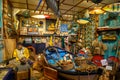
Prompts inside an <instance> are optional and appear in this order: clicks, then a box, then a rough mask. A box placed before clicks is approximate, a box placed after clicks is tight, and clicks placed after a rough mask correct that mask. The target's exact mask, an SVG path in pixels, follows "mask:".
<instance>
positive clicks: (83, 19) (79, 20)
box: [77, 18, 90, 24]
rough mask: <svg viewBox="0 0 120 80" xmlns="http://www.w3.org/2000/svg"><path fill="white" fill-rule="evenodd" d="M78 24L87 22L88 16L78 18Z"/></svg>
mask: <svg viewBox="0 0 120 80" xmlns="http://www.w3.org/2000/svg"><path fill="white" fill-rule="evenodd" d="M77 22H78V23H79V24H87V23H89V22H90V20H89V18H80V19H78V20H77Z"/></svg>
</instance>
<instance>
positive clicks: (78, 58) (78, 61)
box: [75, 57, 81, 66]
mask: <svg viewBox="0 0 120 80" xmlns="http://www.w3.org/2000/svg"><path fill="white" fill-rule="evenodd" d="M75 64H76V65H77V66H80V64H81V57H76V58H75Z"/></svg>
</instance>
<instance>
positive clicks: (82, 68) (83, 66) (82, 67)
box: [75, 57, 97, 72]
mask: <svg viewBox="0 0 120 80" xmlns="http://www.w3.org/2000/svg"><path fill="white" fill-rule="evenodd" d="M75 63H76V65H77V66H78V67H77V68H75V70H76V71H79V72H92V71H95V70H97V66H95V65H94V64H88V62H87V59H85V58H84V57H77V58H75Z"/></svg>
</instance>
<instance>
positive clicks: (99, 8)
mask: <svg viewBox="0 0 120 80" xmlns="http://www.w3.org/2000/svg"><path fill="white" fill-rule="evenodd" d="M103 13H104V11H103V10H102V9H101V7H95V8H94V9H93V10H91V11H89V14H103Z"/></svg>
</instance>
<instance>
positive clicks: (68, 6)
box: [9, 0, 120, 15]
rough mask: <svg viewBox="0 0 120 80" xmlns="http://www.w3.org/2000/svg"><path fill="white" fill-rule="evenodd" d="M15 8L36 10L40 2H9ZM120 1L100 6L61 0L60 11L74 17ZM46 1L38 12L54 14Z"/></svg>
mask: <svg viewBox="0 0 120 80" xmlns="http://www.w3.org/2000/svg"><path fill="white" fill-rule="evenodd" d="M9 1H10V3H11V4H12V6H13V7H14V8H19V9H29V10H35V9H36V7H37V5H38V2H39V0H9ZM118 1H120V0H103V1H102V2H101V3H100V4H94V3H93V2H91V1H90V0H88V2H87V0H60V11H61V13H62V15H73V14H76V13H82V12H84V11H85V10H86V9H93V8H94V7H97V6H100V7H103V6H105V5H107V4H111V3H114V2H118ZM43 4H44V0H43V2H42V3H41V5H40V7H39V8H38V11H44V12H52V11H51V10H50V9H48V10H47V9H46V4H45V5H44V7H43Z"/></svg>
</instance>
